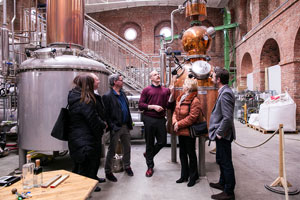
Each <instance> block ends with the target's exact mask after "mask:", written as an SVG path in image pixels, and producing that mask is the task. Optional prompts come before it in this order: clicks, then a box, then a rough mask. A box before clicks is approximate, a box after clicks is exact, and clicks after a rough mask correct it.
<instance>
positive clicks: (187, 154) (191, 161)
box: [178, 136, 199, 180]
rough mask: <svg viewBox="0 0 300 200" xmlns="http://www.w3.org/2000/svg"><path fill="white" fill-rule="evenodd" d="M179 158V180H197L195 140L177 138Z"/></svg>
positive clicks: (185, 137) (184, 137)
mask: <svg viewBox="0 0 300 200" xmlns="http://www.w3.org/2000/svg"><path fill="white" fill-rule="evenodd" d="M178 138H179V157H180V163H181V178H190V180H197V179H198V178H199V175H198V167H197V155H196V138H191V137H189V136H179V137H178Z"/></svg>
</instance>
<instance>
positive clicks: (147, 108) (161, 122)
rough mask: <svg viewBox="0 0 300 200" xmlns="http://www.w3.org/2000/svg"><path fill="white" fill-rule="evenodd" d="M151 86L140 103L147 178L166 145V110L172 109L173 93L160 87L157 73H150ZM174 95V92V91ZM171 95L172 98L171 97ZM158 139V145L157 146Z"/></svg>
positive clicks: (144, 92)
mask: <svg viewBox="0 0 300 200" xmlns="http://www.w3.org/2000/svg"><path fill="white" fill-rule="evenodd" d="M150 80H151V85H150V86H148V87H146V88H144V89H143V91H142V94H141V98H140V101H139V109H140V110H141V111H143V122H144V128H145V129H144V130H145V140H146V152H145V153H144V157H145V158H146V163H147V166H148V170H147V171H146V177H151V176H152V175H153V173H154V171H153V168H154V162H153V158H154V156H155V155H156V154H157V153H158V152H159V151H160V150H161V149H162V148H163V147H164V146H165V145H166V142H167V130H166V119H165V116H166V110H167V108H170V107H171V101H172V96H173V95H171V91H170V89H168V88H165V87H163V86H161V85H160V75H159V73H158V72H157V71H155V70H154V71H152V72H151V73H150ZM172 93H173V90H172ZM170 95H171V97H170ZM155 139H156V144H155Z"/></svg>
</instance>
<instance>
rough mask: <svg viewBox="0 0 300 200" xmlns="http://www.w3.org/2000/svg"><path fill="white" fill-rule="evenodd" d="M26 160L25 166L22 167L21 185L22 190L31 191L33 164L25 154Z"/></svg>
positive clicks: (29, 156) (28, 155)
mask: <svg viewBox="0 0 300 200" xmlns="http://www.w3.org/2000/svg"><path fill="white" fill-rule="evenodd" d="M26 160H27V162H26V164H24V165H23V167H22V184H23V189H31V188H32V187H33V170H34V163H32V162H31V155H30V154H27V156H26Z"/></svg>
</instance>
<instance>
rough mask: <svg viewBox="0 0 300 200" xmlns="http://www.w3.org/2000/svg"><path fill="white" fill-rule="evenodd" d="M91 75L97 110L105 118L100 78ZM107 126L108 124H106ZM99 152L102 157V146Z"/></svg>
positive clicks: (102, 180)
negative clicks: (99, 90)
mask: <svg viewBox="0 0 300 200" xmlns="http://www.w3.org/2000/svg"><path fill="white" fill-rule="evenodd" d="M90 75H91V77H92V78H93V79H94V95H95V98H96V110H97V113H98V115H99V116H100V118H101V119H104V120H105V108H104V104H103V100H102V97H101V96H100V94H99V92H98V88H99V84H100V80H99V78H98V76H97V75H96V74H94V73H90ZM105 121H106V120H105ZM105 123H106V122H105ZM106 128H107V126H106ZM101 146H102V144H101ZM98 154H99V157H100V158H101V154H102V148H99V152H98ZM97 166H98V168H99V167H100V159H99V160H98V162H97ZM97 179H98V182H99V183H103V182H105V181H106V180H105V178H99V177H97Z"/></svg>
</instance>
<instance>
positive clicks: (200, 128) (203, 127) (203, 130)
mask: <svg viewBox="0 0 300 200" xmlns="http://www.w3.org/2000/svg"><path fill="white" fill-rule="evenodd" d="M201 113H202V116H203V118H204V119H205V117H204V114H203V112H202V109H201ZM189 130H190V136H191V137H192V138H195V137H200V136H201V135H205V134H207V133H208V130H207V122H206V119H205V121H202V122H199V123H196V124H193V125H191V126H190V127H189Z"/></svg>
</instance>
